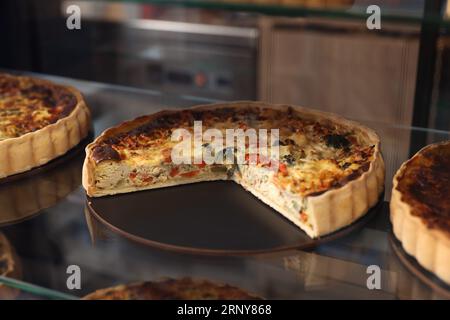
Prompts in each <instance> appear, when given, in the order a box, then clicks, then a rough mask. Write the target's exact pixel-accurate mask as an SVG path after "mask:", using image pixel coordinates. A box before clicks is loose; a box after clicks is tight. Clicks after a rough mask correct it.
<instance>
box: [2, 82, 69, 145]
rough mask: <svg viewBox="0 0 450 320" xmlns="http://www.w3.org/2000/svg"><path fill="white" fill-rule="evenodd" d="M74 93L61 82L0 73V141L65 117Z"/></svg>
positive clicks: (40, 127) (35, 129)
mask: <svg viewBox="0 0 450 320" xmlns="http://www.w3.org/2000/svg"><path fill="white" fill-rule="evenodd" d="M76 104H77V100H76V97H75V96H74V95H73V94H72V93H71V92H70V91H69V90H67V89H65V88H64V87H62V86H57V85H52V86H46V85H41V84H38V83H36V82H35V81H33V79H31V78H25V77H14V76H10V75H7V74H0V141H2V140H5V139H9V138H17V137H20V136H22V135H24V134H26V133H29V132H33V131H37V130H39V129H42V128H44V127H46V126H48V125H50V124H52V123H55V122H56V121H58V120H59V119H61V118H63V117H66V116H67V115H69V114H70V112H71V111H72V110H73V109H74V108H75V106H76Z"/></svg>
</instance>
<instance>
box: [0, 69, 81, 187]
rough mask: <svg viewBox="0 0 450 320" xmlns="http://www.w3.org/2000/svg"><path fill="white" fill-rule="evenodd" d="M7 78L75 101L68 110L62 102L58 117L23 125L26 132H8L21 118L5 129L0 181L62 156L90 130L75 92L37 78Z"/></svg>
mask: <svg viewBox="0 0 450 320" xmlns="http://www.w3.org/2000/svg"><path fill="white" fill-rule="evenodd" d="M3 76H4V75H3ZM7 77H8V79H19V81H28V82H31V83H33V84H34V85H36V86H39V87H44V88H58V89H57V90H64V91H65V92H67V93H69V94H70V95H72V96H73V97H74V98H75V101H76V102H75V104H74V106H73V107H72V106H71V107H70V108H69V110H67V108H64V102H62V104H63V105H62V106H61V112H60V113H58V115H56V116H52V117H50V119H49V120H48V121H45V122H43V123H40V122H38V121H33V122H27V123H26V130H11V128H12V129H14V128H17V127H20V124H21V123H25V120H24V119H23V118H22V119H21V120H20V121H16V122H15V127H11V126H9V127H8V135H6V134H5V136H6V138H4V139H2V140H0V178H4V177H7V176H10V175H13V174H17V173H21V172H24V171H27V170H30V169H32V168H35V167H38V166H41V165H43V164H45V163H47V162H49V161H50V160H53V159H55V158H57V157H58V156H61V155H63V154H64V153H66V152H67V151H68V150H70V149H71V148H73V147H74V146H76V145H77V144H78V143H79V142H80V141H81V140H82V139H83V138H85V137H86V136H87V134H88V132H89V129H90V112H89V109H88V108H87V106H86V104H85V102H84V100H83V97H82V96H81V94H80V92H79V91H78V90H76V89H74V88H71V87H67V86H59V85H55V84H53V83H52V82H50V81H46V80H41V79H34V78H28V77H13V76H9V75H8V76H7ZM24 79H25V80H24ZM11 81H12V80H11ZM5 90H6V89H5ZM36 101H39V98H37V99H36V100H34V102H36ZM64 110H65V111H64ZM33 112H34V111H33V110H30V114H29V115H28V116H26V117H25V118H29V117H30V116H31V114H33ZM66 113H67V114H66ZM5 117H6V116H5ZM11 132H12V133H11Z"/></svg>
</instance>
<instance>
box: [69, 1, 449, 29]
mask: <svg viewBox="0 0 450 320" xmlns="http://www.w3.org/2000/svg"><path fill="white" fill-rule="evenodd" d="M79 2H83V0H81V1H79ZM95 2H97V3H106V2H116V3H138V4H148V5H156V6H172V7H185V8H202V9H215V10H230V11H239V12H246V13H261V14H265V15H273V16H287V17H307V16H309V17H326V18H338V19H340V18H346V19H363V20H365V19H367V17H368V13H367V12H366V10H367V7H368V6H369V5H378V6H379V7H380V9H381V12H382V15H383V20H384V21H385V22H402V23H412V24H420V23H422V21H427V22H430V23H438V24H441V25H443V26H444V25H448V24H449V20H448V15H444V17H442V15H430V16H428V17H426V18H424V16H423V6H424V3H425V1H424V0H412V1H411V0H406V1H380V0H379V1H376V0H375V1H373V0H371V1H367V0H334V1H325V0H323V1H322V0H317V1H308V0H126V1H123V0H114V1H105V0H97V1H95ZM71 3H73V1H71Z"/></svg>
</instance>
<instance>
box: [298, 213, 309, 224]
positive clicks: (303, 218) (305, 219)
mask: <svg viewBox="0 0 450 320" xmlns="http://www.w3.org/2000/svg"><path fill="white" fill-rule="evenodd" d="M300 220H302V221H303V222H306V221H308V215H307V214H306V213H305V212H304V211H302V212H300Z"/></svg>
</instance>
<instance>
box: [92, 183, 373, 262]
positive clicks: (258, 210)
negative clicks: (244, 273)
mask: <svg viewBox="0 0 450 320" xmlns="http://www.w3.org/2000/svg"><path fill="white" fill-rule="evenodd" d="M379 203H381V201H380V202H379ZM87 208H88V210H89V211H90V212H91V213H92V214H93V215H94V217H95V218H96V219H97V220H98V221H100V222H101V223H103V224H105V225H106V226H107V227H108V228H110V229H112V230H113V231H115V232H117V233H119V234H121V235H123V236H125V237H127V238H129V239H131V240H134V241H137V242H139V243H142V244H145V245H149V246H153V247H158V248H162V249H168V250H174V251H178V252H185V253H193V254H210V255H241V254H258V253H269V252H275V251H280V250H288V249H308V248H313V247H315V246H317V245H318V244H320V243H323V242H325V241H330V240H333V239H336V238H339V237H342V236H344V235H346V234H348V233H349V232H351V231H353V230H355V229H358V228H360V227H361V226H362V225H364V224H365V223H366V222H367V221H368V220H369V219H370V217H371V216H372V215H373V214H374V213H375V212H376V211H377V210H378V208H379V205H377V206H375V207H374V208H372V209H371V210H370V212H369V213H368V214H366V215H365V216H364V217H362V218H361V219H359V220H358V221H356V222H354V223H353V224H351V225H350V226H348V227H346V228H344V229H341V230H339V231H337V232H335V233H332V234H330V235H327V236H325V237H322V238H320V239H311V238H310V237H308V236H307V235H306V233H304V232H303V231H301V230H300V229H299V228H298V227H296V226H295V225H294V224H292V223H291V222H290V221H288V220H287V219H285V218H284V217H283V216H281V215H280V214H279V213H277V212H276V211H275V210H273V209H272V208H270V207H269V206H267V205H266V204H264V203H263V202H261V201H260V200H258V199H257V198H256V197H254V196H253V195H252V194H250V193H249V192H246V191H245V190H244V189H243V188H242V187H241V186H239V185H238V184H236V183H234V182H231V181H214V182H201V183H195V184H189V185H181V186H176V187H168V188H162V189H154V190H148V191H140V192H134V193H128V194H121V195H114V196H107V197H101V198H88V199H87Z"/></svg>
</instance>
